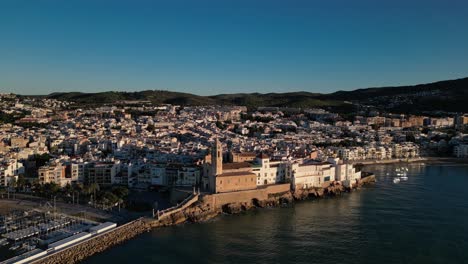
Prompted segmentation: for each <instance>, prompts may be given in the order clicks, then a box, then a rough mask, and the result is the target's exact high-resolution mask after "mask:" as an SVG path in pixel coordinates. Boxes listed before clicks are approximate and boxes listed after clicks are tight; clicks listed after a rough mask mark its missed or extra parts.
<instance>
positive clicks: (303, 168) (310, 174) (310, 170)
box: [291, 160, 336, 189]
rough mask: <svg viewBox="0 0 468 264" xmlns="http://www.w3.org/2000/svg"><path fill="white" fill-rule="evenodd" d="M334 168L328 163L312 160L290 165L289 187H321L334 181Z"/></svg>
mask: <svg viewBox="0 0 468 264" xmlns="http://www.w3.org/2000/svg"><path fill="white" fill-rule="evenodd" d="M335 173H336V172H335V167H333V165H332V164H331V163H329V162H316V161H313V160H309V161H305V162H302V163H299V162H294V163H292V164H291V187H292V188H293V189H307V188H312V187H322V186H323V185H324V184H326V183H329V182H332V181H335Z"/></svg>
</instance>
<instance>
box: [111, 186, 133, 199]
mask: <svg viewBox="0 0 468 264" xmlns="http://www.w3.org/2000/svg"><path fill="white" fill-rule="evenodd" d="M112 193H113V194H115V195H116V196H117V197H118V198H120V199H126V198H127V196H128V193H129V192H128V189H127V188H126V187H123V186H116V187H114V188H112Z"/></svg>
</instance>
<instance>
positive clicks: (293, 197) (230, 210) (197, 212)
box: [149, 175, 375, 228]
mask: <svg viewBox="0 0 468 264" xmlns="http://www.w3.org/2000/svg"><path fill="white" fill-rule="evenodd" d="M374 182H375V176H374V175H369V176H367V177H365V178H362V179H361V180H359V181H358V182H356V183H355V184H354V185H353V186H352V187H345V186H343V185H342V184H340V183H339V182H334V183H331V184H330V185H329V186H327V187H324V188H311V189H301V190H296V191H288V192H283V193H278V194H275V195H270V197H268V199H265V200H258V199H252V200H251V201H250V202H234V203H228V204H224V205H223V206H222V207H221V208H220V209H217V210H213V208H212V207H210V206H209V204H207V203H206V202H204V201H203V200H202V201H200V202H197V203H195V204H193V205H192V206H191V207H189V208H186V209H185V210H183V211H180V212H177V213H175V214H173V215H171V216H169V217H168V218H166V219H163V220H154V221H150V223H149V225H150V226H151V227H152V228H155V227H162V226H173V225H178V224H181V223H198V222H203V221H207V220H210V219H212V218H215V217H217V216H218V215H220V214H238V213H241V212H244V211H249V210H254V209H257V208H268V207H281V206H290V205H292V204H293V203H294V202H296V201H303V200H310V199H320V198H325V197H334V196H337V195H341V194H342V193H347V192H351V191H353V190H354V189H357V188H359V187H362V186H364V185H367V184H372V183H374Z"/></svg>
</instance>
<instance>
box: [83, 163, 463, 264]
mask: <svg viewBox="0 0 468 264" xmlns="http://www.w3.org/2000/svg"><path fill="white" fill-rule="evenodd" d="M400 166H401V165H373V166H367V167H365V170H367V171H372V172H374V173H375V175H376V178H377V182H376V183H375V184H374V185H371V186H367V187H363V188H360V189H358V190H356V191H354V192H351V193H346V194H342V195H340V196H338V197H333V198H324V199H317V200H308V201H302V202H297V203H295V204H294V205H293V206H291V207H287V208H268V209H257V210H253V211H249V212H245V213H242V214H239V215H223V216H220V217H217V218H215V219H213V220H210V221H208V222H204V223H197V224H184V225H181V226H175V227H167V228H160V229H155V230H153V231H151V232H149V233H145V234H143V235H140V236H138V237H136V238H135V239H133V240H130V241H128V242H126V243H124V244H122V245H119V246H116V247H113V248H112V249H110V250H107V251H105V252H103V253H100V254H98V255H95V256H93V257H91V258H89V259H86V260H85V261H84V263H89V264H98V263H99V264H101V263H114V264H115V263H191V264H195V263H320V264H326V263H340V264H345V263H373V264H374V263H421V264H423V263H424V264H428V263H468V166H467V165H463V164H456V165H453V164H442V165H441V164H439V165H435V164H433V165H431V164H427V165H425V164H410V165H408V166H407V168H408V180H406V181H403V180H402V181H400V182H399V183H394V181H393V179H394V177H396V173H395V170H396V169H397V168H399V167H400Z"/></svg>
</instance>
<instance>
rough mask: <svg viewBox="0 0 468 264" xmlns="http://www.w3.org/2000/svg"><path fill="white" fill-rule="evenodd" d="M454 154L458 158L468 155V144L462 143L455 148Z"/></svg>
mask: <svg viewBox="0 0 468 264" xmlns="http://www.w3.org/2000/svg"><path fill="white" fill-rule="evenodd" d="M453 155H454V156H455V157H457V158H467V157H468V144H460V145H457V146H455V147H454V148H453Z"/></svg>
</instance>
